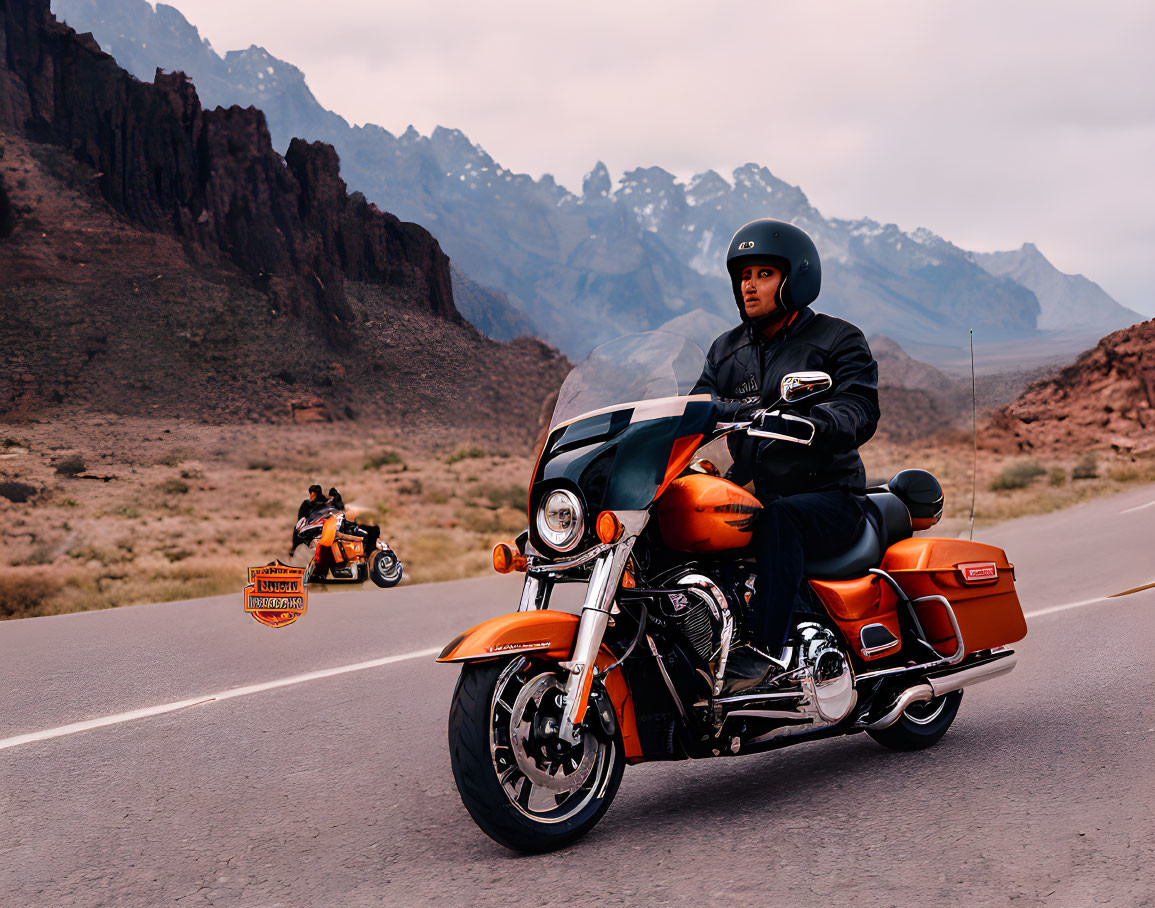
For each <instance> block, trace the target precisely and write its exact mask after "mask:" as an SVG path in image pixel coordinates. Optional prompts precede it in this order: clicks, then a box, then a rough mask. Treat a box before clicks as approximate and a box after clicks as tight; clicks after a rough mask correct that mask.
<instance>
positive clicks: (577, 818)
mask: <svg viewBox="0 0 1155 908" xmlns="http://www.w3.org/2000/svg"><path fill="white" fill-rule="evenodd" d="M549 668H550V666H547V665H543V664H542V663H533V662H530V661H529V660H527V659H525V658H524V657H518V658H516V659H514V660H513V661H512V662H481V663H467V664H466V665H464V666H463V667H462V669H461V677H460V678H459V679H458V681H457V690H456V691H454V694H453V704H452V706H451V707H450V710H449V757H450V762H451V763H452V765H453V778H454V780H455V781H456V782H457V790H458V792H459V793H460V794H461V800H462V803H464V804H465V808H466V809H467V810H468V811H469V814H470V816H472V817H473V820H474V822H475V823H477V825H478V826H479V827H480V828H481V830H482V832H484V833H485V834H486V835H488V836H489V837H490V838H491V839H493V840H494V841H495V842H497V843H498V844H500V845H504V846H505V847H506V848H511V849H513V850H515V851H527V852H546V851H554V850H555V849H558V848H563V847H564V846H566V845H568V844H570V843H571V842H573V841H575V840H577V839H579V838H581V837H582V836H583V835H585V834H586V833H587V832H589V831H590V829H592V828H593V827H594V825H595V824H596V823H597V822H598V820H600V819H601V818H602V815H603V814H604V813H605V812H606V810H607V809H608V808H609V806H610V802H611V801H613V799H614V795H616V794H617V791H618V786H619V785H620V784H621V781H622V772H623V771H624V770H625V756H624V755H623V753H622V746H621V740H620V736H619V735H617V734H615V736H614V737H613V738H612V739H605V736H604V735H603V736H602V737H599V736H597V735H595V734H594V732H592V731H588V730H587V731H584V732H583V733H582V737H581V740H580V742H579V743H577V744H575V745H572V746H571V745H569V744H567V743H566V742H564V741H562V740H561V739H560V738H559V737H558V735H557V729H558V726H559V724H560V722H561V707H560V705H559V704H560V701H561V696H560V694H561V692H562V690H563V683H562V682H561V681H560V680H559V677H558V674H557V673H555V672H553V671H550V670H549Z"/></svg>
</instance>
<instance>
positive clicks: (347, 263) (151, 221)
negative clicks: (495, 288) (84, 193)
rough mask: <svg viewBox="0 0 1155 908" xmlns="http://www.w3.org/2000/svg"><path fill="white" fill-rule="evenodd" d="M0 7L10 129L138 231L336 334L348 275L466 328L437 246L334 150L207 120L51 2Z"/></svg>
mask: <svg viewBox="0 0 1155 908" xmlns="http://www.w3.org/2000/svg"><path fill="white" fill-rule="evenodd" d="M0 9H2V14H0V48H2V49H3V57H0V62H2V63H3V68H2V69H0V130H4V131H7V132H10V133H15V134H16V135H19V136H23V137H25V138H28V139H31V140H33V141H35V142H40V143H51V144H54V145H57V146H60V147H63V148H66V149H69V150H70V151H71V152H72V153H73V154H74V156H75V157H76V158H77V160H78V161H80V162H81V163H83V164H87V165H90V166H91V167H92V168H93V170H94V171H95V175H94V177H93V179H94V180H95V182H96V185H97V186H98V188H99V191H100V194H101V195H102V196H103V197H104V199H105V200H106V201H107V202H108V203H109V204H110V205H111V206H112V207H113V208H114V209H115V210H116V211H118V212H120V213H121V214H123V215H125V216H126V217H127V218H129V219H130V220H131V221H132V222H134V223H136V224H139V225H141V226H143V227H145V228H148V229H150V230H163V231H167V232H171V233H172V234H174V235H176V236H177V237H179V238H180V240H181V242H182V243H183V244H184V246H185V247H186V249H187V250H188V251H189V252H190V253H191V254H192V255H193V256H194V258H196V259H199V260H202V261H213V260H217V259H220V258H227V259H228V260H230V261H231V262H232V263H234V264H235V265H237V266H238V267H239V268H240V269H241V270H242V271H243V272H244V273H245V274H247V275H248V276H249V277H250V278H252V279H253V281H255V282H256V285H257V287H258V288H259V289H261V290H263V291H264V292H266V293H267V294H269V295H270V296H271V297H272V299H273V304H274V306H276V307H277V308H280V309H285V310H288V311H291V312H293V313H295V314H298V315H300V316H304V317H307V318H309V319H310V320H311V321H314V322H316V323H317V324H318V325H320V326H323V328H324V330H325V331H326V333H327V334H329V335H330V336H332V335H333V333H334V332H336V333H337V334H340V329H341V327H342V326H344V325H348V324H349V322H350V321H351V319H352V317H353V310H352V308H351V307H350V305H349V302H348V300H347V298H346V294H345V288H344V283H345V281H346V280H347V279H348V280H354V281H369V282H376V283H383V284H387V285H390V286H404V287H411V288H413V289H415V290H416V291H417V292H418V295H419V296H420V298H421V299H423V301H424V302H425V304H426V305H427V306H428V309H429V311H430V312H432V313H434V314H435V315H438V316H440V317H442V318H446V319H449V320H451V321H459V320H460V316H459V315H458V313H457V311H456V309H455V308H454V305H453V297H452V289H451V282H450V272H449V261H448V259H447V258H446V256H445V255H444V253H442V251H441V249H440V247H439V246H438V243H437V241H436V240H435V239H434V238H433V237H432V236H431V235H430V234H429V233H428V231H426V230H424V229H423V228H421V227H419V226H417V225H415V224H407V223H402V222H401V221H400V220H398V219H397V218H396V217H394V216H393V215H390V214H387V213H385V212H382V211H380V210H378V209H377V208H376V207H375V206H374V205H371V204H369V203H367V202H366V201H365V199H364V197H363V196H361V195H359V194H354V195H353V196H350V195H349V194H348V193H347V192H346V187H345V183H344V181H343V180H342V179H341V176H340V173H339V166H338V160H337V155H336V152H334V150H333V149H332V147H331V146H328V145H324V144H322V143H316V142H315V143H308V142H304V141H302V140H299V139H294V140H293V141H292V143H291V144H290V145H289V147H288V149H287V152H286V154H285V157H284V158H282V157H281V156H280V155H279V154H277V153H276V152H275V151H274V150H273V147H272V144H271V142H270V139H269V132H268V127H267V125H266V123H265V118H264V115H263V114H262V113H261V112H260V111H258V110H256V109H254V108H245V109H242V108H239V107H230V108H228V109H218V110H210V111H206V110H204V109H202V107H201V103H200V100H199V99H198V97H197V93H196V90H195V89H194V87H193V86H192V84H191V83H190V82H189V80H188V79H187V78H186V77H185V76H184V74H182V73H173V74H171V75H169V74H165V73H162V72H157V74H156V80H155V82H153V83H147V82H140V81H138V80H137V79H136V78H134V77H133V76H131V75H129V74H128V73H126V72H125V71H124V70H122V69H121V68H120V67H119V66H118V65H117V64H116V61H115V60H114V59H113V58H112V57H111V56H109V55H108V54H106V53H104V52H102V51H101V50H100V48H99V47H98V46H97V45H96V43H95V42H94V41H93V40H92V39H91V37H90V36H87V35H84V36H81V35H77V34H76V33H75V32H74V31H73V30H72V29H70V28H68V27H66V26H64V25H61V24H60V23H58V22H57V21H56V20H55V18H54V17H53V16H52V14H51V12H50V11H49V3H48V0H5V2H4V4H3V6H2V7H0Z"/></svg>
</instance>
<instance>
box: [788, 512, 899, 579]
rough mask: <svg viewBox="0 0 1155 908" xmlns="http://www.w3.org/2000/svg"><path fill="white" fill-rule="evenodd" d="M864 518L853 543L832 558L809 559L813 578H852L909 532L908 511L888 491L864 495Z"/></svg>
mask: <svg viewBox="0 0 1155 908" xmlns="http://www.w3.org/2000/svg"><path fill="white" fill-rule="evenodd" d="M864 510H865V511H866V521H865V522H864V524H863V528H862V532H861V533H860V534H859V536H858V539H857V540H855V543H854V545H852V546H851V547H850V548H849V549H847V550H846V551H845V552H843V553H842V554H841V555H836V556H834V557H833V558H825V559H822V560H821V561H808V562H807V563H806V575H807V576H808V577H812V578H814V579H815V580H852V579H853V578H855V577H861V576H862V575H863V574H865V573H866V572H867V571H868V570H870V569H871V568H875V567H878V566H879V565H880V564H881V563H882V556H883V553H884V552H885V551H886V549H887V547H888V546H890V545H893V544H894V543H896V542H898V541H899V540H900V539H906V538H907V537H909V536H910V535H911V533H912V529H911V525H910V512H909V511H907V509H906V505H904V504H903V503H902V501H901V500H899V498H898V496H896V495H893V494H891V493H890V492H870V493H868V494H867V496H866V507H865V508H864Z"/></svg>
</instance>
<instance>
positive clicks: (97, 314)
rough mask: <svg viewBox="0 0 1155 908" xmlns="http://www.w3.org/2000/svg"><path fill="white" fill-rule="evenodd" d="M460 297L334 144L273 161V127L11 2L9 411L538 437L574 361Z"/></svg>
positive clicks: (6, 247) (430, 250)
mask: <svg viewBox="0 0 1155 908" xmlns="http://www.w3.org/2000/svg"><path fill="white" fill-rule="evenodd" d="M452 284H453V278H452V276H451V269H450V265H449V260H448V259H447V258H446V256H445V254H444V253H443V252H442V251H441V249H440V247H439V245H438V243H437V241H436V240H435V239H434V238H433V237H432V236H431V235H430V234H429V232H428V231H426V230H425V229H424V228H422V227H420V226H418V225H416V224H412V223H403V222H402V221H400V220H399V219H398V218H396V217H395V216H393V215H391V214H387V213H385V212H383V211H381V210H379V209H378V208H377V207H376V206H375V205H373V204H371V203H369V202H367V201H366V200H365V198H364V196H362V195H360V194H359V193H353V194H352V195H350V194H349V193H347V191H346V187H345V183H344V182H343V180H342V179H341V176H340V173H339V169H338V161H337V155H336V153H335V152H334V150H333V148H332V147H331V146H328V145H324V144H322V143H319V142H315V143H309V142H305V141H304V140H300V139H296V140H293V141H292V142H290V144H289V146H288V148H287V150H286V154H285V156H284V157H282V156H281V155H279V154H277V153H276V152H275V151H274V150H273V148H272V145H271V142H270V138H269V133H268V130H267V129H266V126H265V122H264V118H263V116H262V115H261V113H260V111H258V110H256V109H253V108H248V109H241V108H239V107H232V108H229V109H221V108H218V109H216V110H209V111H206V110H204V109H203V108H202V106H201V104H200V100H199V98H198V96H197V93H196V90H195V89H194V87H193V86H192V84H191V83H190V82H189V80H188V79H187V78H186V77H185V76H184V75H183V74H180V73H177V74H174V75H164V74H158V75H157V76H156V79H155V81H154V82H152V83H148V82H141V81H139V80H137V79H135V78H133V77H132V76H131V75H129V74H128V73H126V72H125V71H124V70H122V69H120V68H119V67H118V66H117V64H116V61H115V60H114V59H113V58H112V57H111V56H109V55H108V54H106V53H104V52H103V51H102V50H101V49H100V48H99V47H97V46H96V44H95V43H94V42H93V41H92V40H91V38H90V37H87V36H80V35H77V34H76V33H75V32H74V31H73V30H72V29H70V28H67V27H65V26H63V25H61V24H59V23H58V22H56V21H55V20H54V19H53V17H52V15H51V14H50V12H49V9H48V3H47V0H5V2H4V3H3V5H0V313H2V314H3V318H0V351H2V352H0V357H2V360H0V362H2V365H0V413H3V414H7V415H17V416H19V415H28V414H30V413H33V412H35V411H37V410H38V409H39V408H41V407H43V406H44V405H46V404H52V403H79V404H84V405H92V406H96V407H99V408H103V409H111V410H113V411H116V412H122V411H123V412H134V413H139V412H140V411H141V408H142V407H148V408H158V409H161V412H163V413H165V414H166V415H174V414H182V415H196V416H206V417H210V418H232V417H238V416H239V417H242V418H246V419H250V418H261V419H287V418H290V417H291V416H292V415H293V413H294V411H295V410H302V409H309V410H312V411H314V413H315V414H317V415H321V416H323V417H324V418H352V417H355V416H357V415H359V414H360V413H366V412H373V413H377V414H381V415H386V416H394V417H397V418H398V419H400V420H403V421H405V422H408V423H411V424H428V425H430V426H441V425H448V426H450V427H453V426H454V425H456V427H457V429H458V430H460V429H463V428H469V427H478V426H479V425H480V424H482V423H485V422H486V420H489V423H488V424H487V425H486V426H484V427H483V428H482V431H483V432H489V433H491V434H492V435H493V436H494V437H495V438H496V437H498V436H501V435H503V431H502V426H501V421H502V420H505V419H513V418H515V416H516V414H514V413H511V412H510V410H514V411H519V412H520V410H524V411H525V412H524V414H522V415H523V416H524V418H525V422H527V423H529V424H530V425H531V426H532V425H533V424H534V421H535V420H536V417H537V411H538V409H539V408H540V400H541V397H542V396H544V395H546V394H547V393H548V392H549V390H550V389H551V388H553V387H556V386H557V384H559V383H560V381H561V378H562V377H563V376H564V374H565V372H566V371H567V369H568V364H567V363H566V361H565V360H564V359H562V358H561V357H559V356H558V355H557V354H556V351H553V350H550V349H549V348H547V347H545V345H544V344H542V343H540V342H539V341H529V340H526V341H522V342H520V343H519V344H515V345H512V346H511V345H502V344H498V343H495V342H493V341H491V340H489V339H487V338H485V337H484V336H482V335H481V334H479V333H478V332H477V331H476V330H475V329H474V328H473V327H471V326H469V325H468V324H466V323H465V322H464V321H463V320H462V318H461V316H460V314H459V313H458V311H457V309H456V307H455V305H454V301H453V295H452ZM526 382H528V383H529V384H528V385H527V384H526ZM517 388H528V389H530V393H529V394H528V395H526V399H525V400H508V401H506V400H504V399H503V398H507V397H513V396H514V395H513V394H512V393H511V390H510V389H517ZM146 402H147V403H146ZM503 409H504V410H505V412H503ZM455 420H456V421H457V422H456V424H455V422H454V421H455ZM527 431H530V430H527Z"/></svg>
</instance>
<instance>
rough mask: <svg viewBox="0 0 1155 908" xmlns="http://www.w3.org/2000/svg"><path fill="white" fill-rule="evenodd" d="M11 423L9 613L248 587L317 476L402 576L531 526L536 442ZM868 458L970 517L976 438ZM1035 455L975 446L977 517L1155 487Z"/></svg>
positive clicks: (1080, 461) (944, 528)
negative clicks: (927, 487) (77, 464)
mask: <svg viewBox="0 0 1155 908" xmlns="http://www.w3.org/2000/svg"><path fill="white" fill-rule="evenodd" d="M6 428H7V431H5V432H3V433H2V434H4V435H5V437H6V438H7V439H13V440H14V441H13V443H12V444H7V445H3V446H2V447H0V483H20V484H22V485H24V486H27V487H29V488H30V489H31V490H32V493H31V494H30V495H29V496H28V498H27V500H25V501H10V500H8V499H6V498H2V497H0V520H2V521H3V522H4V526H5V527H6V528H7V532H6V535H5V538H4V544H3V545H4V547H3V554H2V555H0V618H6V617H26V616H33V615H51V614H60V613H63V612H71V611H80V610H84V609H94V608H109V607H113V606H118V605H129V604H134V603H139V602H157V601H166V600H173V599H187V598H194V597H198V596H210V595H216V594H222V593H235V594H239V593H240V591H241V589H242V588H243V586H244V584H245V576H246V568H248V567H249V566H251V565H258V564H264V563H266V562H268V561H271V560H272V559H274V558H281V559H285V558H286V556H287V549H288V543H289V538H290V533H291V530H292V523H293V520H294V518H295V515H296V510H297V505H298V504H299V503H300V501H301V500H302V499H303V498H304V497H305V494H306V489H307V488H308V486H309V485H310V484H312V483H314V482H317V483H320V484H321V485H322V486H323V487H324V488H325V489H328V488H329V487H330V486H336V487H337V488H338V489H340V490H341V492H342V494H343V495H344V498H345V501H346V504H347V506H348V509H349V511H350V512H351V513H354V514H355V515H357V516H359V517H360V518H362V519H363V520H364V521H365V522H368V523H377V524H379V525H380V526H381V532H382V538H383V539H385V540H386V541H387V542H389V544H390V545H392V546H393V547H394V549H395V550H396V551H397V553H398V555H400V557H401V559H402V561H403V563H404V564H405V581H404V582H405V583H428V582H433V581H441V580H452V579H457V578H462V577H473V576H479V575H484V574H486V573H488V572H489V571H490V570H492V568H491V560H490V552H491V550H492V547H493V544H494V543H495V542H496V541H498V540H501V539H510V538H512V537H513V536H514V535H516V534H517V533H518V532H520V531H521V530H522V529H523V528H524V527H525V523H526V520H525V510H524V508H525V499H526V482H527V480H528V478H529V474H530V471H531V470H532V469H533V460H532V458H531V457H530V454H529V452H523V453H519V454H513V455H511V454H509V453H507V452H505V451H492V452H491V451H485V450H482V449H480V448H476V447H474V446H462V445H458V446H454V447H446V446H436V445H430V446H422V445H421V444H419V443H418V441H417V440H415V439H414V438H413V437H412V436H410V435H406V434H403V433H401V432H399V431H397V430H394V429H392V428H391V427H388V426H382V425H372V424H363V423H338V424H332V425H301V426H237V425H231V426H205V425H199V424H193V423H184V422H180V421H177V420H162V419H143V418H141V419H122V418H113V417H108V416H99V415H91V414H84V413H71V414H69V413H64V414H59V415H54V417H53V419H52V420H51V422H49V421H45V422H42V423H22V424H20V425H19V426H12V427H6ZM16 439H18V442H17V441H16ZM462 452H467V453H465V454H464V455H463V454H462ZM862 453H863V459H864V460H865V462H866V465H867V473H868V477H869V478H870V479H871V481H885V480H886V479H888V478H889V477H890V476H892V475H893V474H894V473H896V472H898V471H899V470H900V469H904V468H907V467H922V468H923V469H928V470H930V471H931V472H932V473H934V474H935V475H936V476H937V477H938V478H939V480H940V481H941V482H942V484H943V487H944V490H945V493H946V508H945V519H944V521H943V523H942V524H940V526H939V527H938V528H937V529H936V532H938V533H940V534H942V535H951V534H954V533H957V532H960V531H961V530H962V529H963V528H964V527H965V525H966V522H967V519H968V517H969V513H970V499H971V447H970V438H969V436H966V437H963V436H958V437H955V438H948V439H946V440H945V441H941V442H940V443H938V444H935V445H931V444H924V445H921V446H919V445H911V446H900V445H895V444H888V443H883V442H871V443H870V444H868V445H867V446H866V447H865V448H864V449H863V452H862ZM72 456H75V457H76V458H78V459H80V460H82V461H83V462H84V463H85V464H86V465H87V467H88V474H87V475H88V476H93V475H95V476H100V477H106V476H108V477H111V479H109V481H107V482H101V481H93V480H92V479H90V478H86V477H83V476H79V475H78V476H70V475H67V474H64V473H58V472H57V471H56V467H57V465H58V464H59V463H60V462H61V461H62V459H64V458H67V457H72ZM1032 459H1033V460H1034V461H1036V462H1037V464H1038V466H1037V467H1035V466H1031V468H1030V470H1026V471H1024V470H1023V468H1022V467H1021V466H1020V467H1018V468H1017V469H1018V470H1019V471H1020V472H1029V473H1030V474H1032V475H1030V476H1029V477H1028V478H1026V479H1025V480H1024V481H1023V484H1022V485H1021V486H1019V487H1017V488H1006V489H992V488H991V487H992V485H994V484H996V481H997V480H998V479H999V477H1000V476H1002V475H1003V474H1004V472H1006V471H1007V470H1008V469H1012V471H1013V470H1014V469H1015V465H1016V464H1018V463H1021V462H1022V461H1023V460H1024V458H1015V457H1009V456H1000V455H994V454H990V453H989V452H981V451H980V457H979V471H978V495H977V502H976V523H977V524H978V525H979V526H984V525H990V524H993V523H998V522H1001V521H1004V520H1009V519H1012V518H1015V517H1021V516H1023V515H1025V514H1033V513H1041V512H1046V511H1052V510H1056V509H1058V508H1064V507H1069V506H1071V505H1073V504H1077V503H1079V502H1081V501H1086V500H1088V499H1090V498H1094V497H1097V496H1100V495H1107V494H1111V493H1113V492H1117V491H1120V490H1122V489H1124V488H1127V487H1128V486H1131V485H1134V484H1136V483H1142V482H1155V458H1145V459H1144V458H1139V459H1132V458H1130V457H1126V456H1122V455H1109V454H1100V455H1099V456H1098V458H1097V459H1096V460H1095V461H1094V463H1093V464H1092V463H1091V462H1090V461H1089V460H1088V458H1087V457H1086V455H1085V452H1080V453H1072V454H1071V455H1070V456H1069V457H1056V456H1052V457H1048V456H1035V457H1034V458H1032ZM367 467H368V468H367ZM1040 470H1041V472H1039V471H1040ZM1088 473H1092V474H1094V476H1093V478H1087V479H1081V478H1078V477H1079V476H1081V475H1085V474H1088ZM301 551H302V552H303V551H304V550H301ZM321 589H323V587H321ZM332 589H334V590H336V589H338V587H336V586H334V587H332ZM382 595H387V594H386V593H382Z"/></svg>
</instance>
